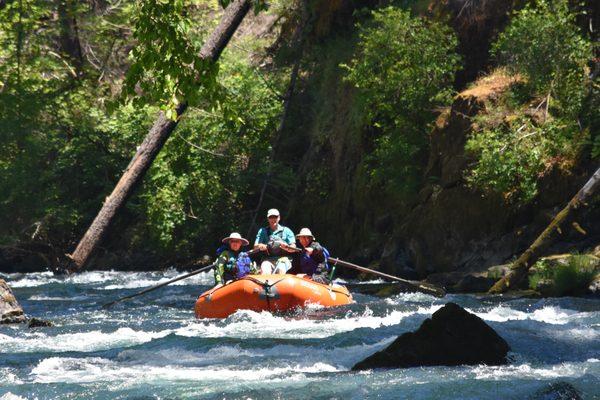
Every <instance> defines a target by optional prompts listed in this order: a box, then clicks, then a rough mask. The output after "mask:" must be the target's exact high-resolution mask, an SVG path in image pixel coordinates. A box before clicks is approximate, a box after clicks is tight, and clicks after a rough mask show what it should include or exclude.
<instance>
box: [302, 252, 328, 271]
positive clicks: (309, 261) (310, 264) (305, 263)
mask: <svg viewBox="0 0 600 400" xmlns="http://www.w3.org/2000/svg"><path fill="white" fill-rule="evenodd" d="M321 248H322V250H323V256H324V258H325V260H324V261H321V262H319V261H317V260H315V258H314V257H311V256H309V255H308V254H307V253H305V252H302V253H301V254H300V260H299V267H300V268H299V269H300V271H298V272H299V273H301V274H306V275H311V276H312V275H314V274H315V273H316V272H323V271H317V269H318V267H319V265H323V267H324V268H323V269H324V270H325V271H329V265H328V264H327V260H328V259H329V251H328V250H327V249H326V248H325V247H321Z"/></svg>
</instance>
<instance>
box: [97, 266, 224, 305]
mask: <svg viewBox="0 0 600 400" xmlns="http://www.w3.org/2000/svg"><path fill="white" fill-rule="evenodd" d="M215 265H217V263H216V262H215V263H213V264H211V265H207V266H206V267H202V268H200V269H197V270H195V271H192V272H188V273H187V274H183V275H180V276H178V277H175V278H173V279H171V280H168V281H166V282H163V283H160V284H158V285H156V286H152V287H149V288H147V289H144V290H142V291H141V292H138V293H134V294H130V295H128V296H125V297H121V298H120V299H117V300H115V301H111V302H110V303H106V304H104V305H103V306H102V308H110V307H112V306H113V305H115V304H117V303H119V302H121V301H123V300H127V299H131V298H133V297H137V296H140V295H142V294H145V293H148V292H151V291H153V290H156V289H160V288H161V287H163V286H167V285H169V284H171V283H173V282H177V281H180V280H182V279H185V278H189V277H190V276H193V275H197V274H199V273H201V272H204V271H208V270H209V269H212V268H214V267H215Z"/></svg>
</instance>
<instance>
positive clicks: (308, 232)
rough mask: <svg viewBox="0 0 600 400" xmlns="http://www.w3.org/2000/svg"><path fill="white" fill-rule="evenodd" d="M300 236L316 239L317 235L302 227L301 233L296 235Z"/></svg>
mask: <svg viewBox="0 0 600 400" xmlns="http://www.w3.org/2000/svg"><path fill="white" fill-rule="evenodd" d="M300 236H308V237H310V238H311V239H312V240H315V237H314V236H313V234H312V232H311V231H310V229H308V228H302V229H300V233H299V234H297V235H296V237H300Z"/></svg>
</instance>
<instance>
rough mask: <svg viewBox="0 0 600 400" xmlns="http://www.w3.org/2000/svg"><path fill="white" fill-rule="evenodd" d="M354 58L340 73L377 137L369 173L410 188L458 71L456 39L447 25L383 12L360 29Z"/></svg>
mask: <svg viewBox="0 0 600 400" xmlns="http://www.w3.org/2000/svg"><path fill="white" fill-rule="evenodd" d="M359 29H360V33H359V37H360V40H359V44H358V49H357V53H356V55H355V57H354V58H353V59H352V61H351V62H350V64H348V65H346V66H345V68H346V69H347V70H348V76H347V79H348V81H349V82H351V83H352V84H353V85H354V86H355V87H356V88H358V90H359V92H360V93H361V96H362V98H361V100H362V101H363V102H364V106H365V112H366V122H367V123H368V124H370V125H373V126H374V127H376V128H377V129H378V130H379V131H380V132H381V133H380V135H379V137H378V138H377V143H376V146H375V151H374V153H373V155H372V158H371V159H372V174H373V177H375V178H376V179H377V181H379V182H380V183H383V184H384V185H386V186H388V187H389V188H390V189H392V190H394V189H395V190H403V189H404V190H406V189H414V187H415V184H416V181H417V177H418V172H419V164H418V162H415V161H416V160H419V158H420V157H419V155H420V154H422V153H421V152H422V150H423V149H424V148H426V146H427V133H428V129H429V128H430V126H429V125H430V123H431V122H432V121H433V119H434V117H435V109H436V107H440V106H442V105H446V104H448V103H449V101H450V99H451V96H450V95H451V93H452V82H453V79H454V73H455V72H456V71H457V69H458V68H459V66H460V64H459V56H458V55H457V54H456V52H455V49H456V45H457V40H456V38H455V36H454V34H453V32H452V31H451V30H450V29H449V28H448V27H446V26H444V25H441V24H439V23H435V22H428V21H426V20H424V19H422V18H419V17H413V16H411V15H410V12H409V11H405V10H401V9H398V8H393V7H388V8H384V9H381V10H376V11H373V13H372V20H371V21H369V22H368V23H366V24H364V25H362V26H360V27H359Z"/></svg>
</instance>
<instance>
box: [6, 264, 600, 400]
mask: <svg viewBox="0 0 600 400" xmlns="http://www.w3.org/2000/svg"><path fill="white" fill-rule="evenodd" d="M176 275H177V272H176V271H174V270H168V271H164V272H112V271H103V272H94V271H92V272H84V273H82V274H79V275H76V276H72V277H56V276H53V275H52V274H51V273H49V272H48V273H32V274H11V275H2V274H0V278H3V279H5V280H7V281H8V282H9V284H10V285H11V286H12V288H13V290H14V292H15V295H16V296H17V298H18V299H19V301H20V302H21V305H22V306H23V308H24V309H25V310H26V312H27V313H28V314H29V315H30V316H35V317H38V318H43V319H48V320H51V321H53V322H54V323H55V326H54V327H51V328H34V329H28V328H27V327H25V326H0V399H1V400H14V399H90V398H94V399H188V398H189V399H196V398H207V399H224V398H225V399H248V398H251V399H273V398H281V399H307V398H314V399H330V398H336V399H363V398H367V399H370V398H377V399H524V398H542V397H543V396H540V393H542V392H543V391H544V390H545V389H547V388H548V387H549V385H551V384H553V383H557V382H567V383H569V384H571V385H573V386H574V387H575V388H576V389H577V390H578V391H579V392H580V394H581V395H582V397H583V398H586V399H600V300H598V299H580V298H562V299H543V300H535V299H518V300H503V301H501V300H499V299H490V298H478V297H475V296H470V295H460V296H459V295H450V296H447V297H446V298H445V299H443V300H440V299H436V298H434V297H430V296H427V295H424V294H401V295H397V296H394V297H391V298H387V299H380V298H376V297H373V296H367V295H361V294H359V293H357V294H355V296H354V297H355V303H354V304H352V305H350V306H346V307H342V308H338V309H320V308H318V307H313V308H309V309H307V310H305V311H303V312H298V313H296V314H293V315H285V316H281V315H279V316H278V315H272V314H269V313H266V312H265V313H255V312H247V311H241V312H238V313H236V314H234V315H232V316H231V317H229V318H227V319H225V320H195V319H194V314H193V305H194V301H195V299H196V298H197V296H198V295H199V294H200V293H201V292H202V291H204V290H206V289H208V288H209V287H210V286H211V285H212V274H201V275H198V276H195V277H192V278H189V279H187V280H183V281H180V282H177V283H175V284H173V285H170V286H167V287H165V288H163V289H159V290H156V291H154V292H151V293H149V294H147V295H144V296H141V297H137V298H135V299H133V300H130V301H128V302H124V303H120V304H118V305H116V306H114V307H113V308H112V309H110V310H103V309H101V307H100V305H102V304H104V303H106V302H109V301H112V300H114V299H116V298H118V297H121V296H124V295H127V294H131V293H134V292H136V291H139V290H141V289H142V288H145V287H149V286H151V285H154V284H157V283H159V282H161V281H166V280H167V279H170V278H172V277H174V276H176ZM447 301H454V302H456V303H458V304H460V305H461V306H463V307H465V308H467V309H468V310H469V311H471V312H474V313H476V314H477V315H478V316H480V317H481V318H483V319H484V320H485V321H486V322H487V323H488V324H490V325H491V326H492V327H493V328H494V329H495V330H496V331H497V332H498V333H499V334H500V335H501V336H502V337H503V338H504V339H506V341H507V342H508V343H509V345H510V346H511V348H512V352H511V353H510V357H511V362H510V364H509V365H507V366H502V367H488V366H483V365H480V366H464V367H428V368H409V369H397V370H376V371H362V372H351V371H350V369H351V367H352V365H353V364H354V363H356V362H357V361H360V360H361V359H363V358H364V357H366V356H368V355H370V354H372V353H374V352H375V351H378V350H380V349H382V348H383V347H385V346H386V345H388V344H389V343H391V341H392V340H393V339H394V338H395V337H396V336H398V335H399V334H402V333H404V332H407V331H412V330H415V329H417V328H418V327H419V325H420V324H421V323H422V322H423V320H424V319H426V318H428V317H429V316H430V315H431V314H432V313H433V312H434V311H435V310H437V309H439V308H440V307H441V306H442V305H443V304H444V303H445V302H447ZM532 396H533V397H532Z"/></svg>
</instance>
